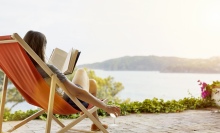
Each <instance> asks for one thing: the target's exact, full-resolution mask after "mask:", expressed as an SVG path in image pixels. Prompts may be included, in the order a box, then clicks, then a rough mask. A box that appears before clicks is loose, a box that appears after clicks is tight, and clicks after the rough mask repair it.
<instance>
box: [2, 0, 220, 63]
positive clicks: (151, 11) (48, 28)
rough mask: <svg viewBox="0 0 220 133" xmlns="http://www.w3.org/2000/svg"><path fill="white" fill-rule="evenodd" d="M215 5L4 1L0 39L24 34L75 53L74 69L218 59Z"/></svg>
mask: <svg viewBox="0 0 220 133" xmlns="http://www.w3.org/2000/svg"><path fill="white" fill-rule="evenodd" d="M219 7H220V0H62V1H61V0H4V1H1V4H0V26H1V28H0V35H10V34H13V33H18V34H19V35H20V36H21V37H23V36H24V35H25V33H26V32H27V31H29V30H35V31H39V32H42V33H43V34H45V36H46V37H47V42H48V43H47V49H46V56H47V57H49V56H50V54H51V52H52V50H53V49H54V48H55V47H58V48H61V49H63V50H65V51H67V52H68V51H69V50H70V49H71V48H72V47H73V48H75V49H78V50H80V51H81V55H80V58H79V60H78V65H80V64H86V63H95V62H102V61H105V60H108V59H113V58H119V57H123V56H149V55H156V56H176V57H182V58H210V57H213V56H220V8H219Z"/></svg>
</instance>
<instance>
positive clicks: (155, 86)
mask: <svg viewBox="0 0 220 133" xmlns="http://www.w3.org/2000/svg"><path fill="white" fill-rule="evenodd" d="M94 71H95V74H96V75H97V76H98V77H101V78H106V77H108V76H111V77H113V78H114V81H115V82H121V83H122V84H123V86H124V89H123V90H122V91H121V92H119V93H118V94H117V95H116V97H118V98H120V99H122V100H127V99H129V100H130V101H140V102H142V101H143V100H145V99H152V98H158V99H164V100H165V101H167V100H179V99H183V98H185V97H191V96H193V97H200V96H201V89H200V86H199V83H198V82H197V81H198V80H200V81H202V82H206V83H212V82H213V81H216V80H220V74H198V73H160V72H157V71H104V70H94ZM12 104H13V103H9V104H7V105H6V106H7V107H10V106H11V105H12ZM36 108H37V107H35V106H32V105H30V104H28V103H26V102H23V103H20V104H18V105H16V106H15V107H14V108H13V109H12V112H14V111H16V110H23V111H26V110H29V109H36Z"/></svg>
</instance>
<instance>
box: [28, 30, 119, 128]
mask: <svg viewBox="0 0 220 133" xmlns="http://www.w3.org/2000/svg"><path fill="white" fill-rule="evenodd" d="M24 41H25V42H26V43H27V44H28V45H29V46H30V47H31V48H32V49H33V50H34V51H35V53H36V54H37V55H38V56H39V57H40V58H41V59H42V60H43V61H44V62H45V49H46V44H47V40H46V37H45V35H44V34H42V33H40V32H37V31H32V30H31V31H28V32H27V33H26V35H25V36H24ZM31 60H32V62H33V64H34V65H35V67H36V68H37V70H38V71H39V73H40V74H41V75H42V77H43V78H44V79H47V78H48V77H49V76H48V75H47V74H46V73H45V72H44V70H43V69H42V68H41V67H40V66H39V65H38V64H37V63H36V62H35V61H34V60H33V59H32V58H31ZM47 65H48V67H49V68H50V69H51V70H52V71H53V72H54V73H56V74H57V77H58V78H59V79H60V81H61V82H62V83H63V84H64V86H65V87H66V89H67V90H68V91H69V92H70V94H72V95H73V96H74V97H77V98H78V99H79V100H80V102H81V103H82V104H83V105H84V106H85V107H86V108H87V107H88V103H90V104H92V105H95V106H97V107H99V108H101V109H103V110H104V111H106V112H107V113H113V114H115V116H118V115H119V114H120V108H119V107H117V106H113V105H106V104H105V103H103V102H101V101H100V100H99V99H97V98H96V93H97V86H96V81H95V80H93V79H89V78H88V75H87V73H86V71H85V70H84V69H78V70H77V71H76V74H75V76H74V78H73V80H72V82H71V81H69V80H68V79H67V78H66V76H65V75H64V74H63V73H61V72H60V71H59V70H58V69H57V68H56V67H55V66H53V65H49V64H47ZM60 94H61V95H62V96H63V98H64V99H65V100H66V101H67V102H68V103H69V104H70V105H71V106H72V107H74V108H75V109H77V110H79V111H80V109H79V108H78V107H77V106H76V105H75V103H74V102H72V100H71V99H70V98H69V97H68V96H67V95H65V94H63V93H62V92H61V93H60ZM93 116H94V117H95V118H96V119H97V120H99V118H98V115H97V112H94V113H93ZM103 126H104V127H105V128H108V126H107V125H106V124H103ZM91 130H92V131H97V130H99V128H98V127H97V126H96V125H95V124H94V123H93V124H92V125H91Z"/></svg>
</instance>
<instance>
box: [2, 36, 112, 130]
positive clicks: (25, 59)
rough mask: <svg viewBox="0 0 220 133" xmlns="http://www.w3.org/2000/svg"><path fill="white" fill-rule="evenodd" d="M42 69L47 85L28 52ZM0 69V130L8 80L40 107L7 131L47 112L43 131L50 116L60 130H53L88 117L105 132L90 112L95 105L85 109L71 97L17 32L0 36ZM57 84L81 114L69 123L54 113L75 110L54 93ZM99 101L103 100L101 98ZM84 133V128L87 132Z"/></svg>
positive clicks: (72, 124)
mask: <svg viewBox="0 0 220 133" xmlns="http://www.w3.org/2000/svg"><path fill="white" fill-rule="evenodd" d="M27 53H28V54H29V55H30V56H31V57H32V58H33V59H34V60H35V61H36V62H37V63H38V64H39V65H40V67H42V68H43V70H44V71H45V72H46V73H47V74H48V75H49V76H50V78H51V84H50V86H49V85H48V84H47V83H46V82H45V80H44V79H43V78H42V76H41V75H40V74H39V73H38V71H37V69H36V68H35V66H34V65H33V63H32V62H31V60H30V58H29V56H28V54H27ZM0 69H1V70H2V71H3V72H4V81H3V86H2V97H1V104H0V132H3V131H2V123H3V113H4V107H5V101H6V91H7V84H8V80H10V81H11V82H12V83H13V84H14V86H15V87H16V88H17V90H18V91H19V92H20V94H21V95H22V96H23V98H24V99H25V100H26V101H27V102H28V103H30V104H32V105H35V106H37V107H39V108H41V110H40V111H39V112H37V113H35V114H33V115H32V116H30V117H28V118H26V119H25V120H23V121H21V122H20V123H19V124H17V125H15V126H14V127H13V128H12V129H10V130H9V131H7V132H12V131H14V130H15V129H17V128H19V127H20V126H22V125H24V124H26V123H27V122H29V121H31V120H33V119H35V118H36V117H37V116H39V115H41V114H43V113H44V112H45V113H46V114H47V120H46V122H45V132H46V133H49V132H50V131H51V122H52V119H53V120H54V121H55V122H57V123H58V124H59V125H60V126H61V129H60V130H59V131H57V132H59V133H61V132H65V131H68V130H69V129H70V128H72V127H73V126H74V125H76V124H77V123H79V122H80V121H82V120H83V119H84V118H86V117H88V118H89V119H90V120H91V121H92V122H94V123H95V124H96V126H97V127H99V129H101V131H102V132H105V133H107V132H108V131H107V130H106V129H105V128H104V127H103V126H102V124H101V123H100V122H99V121H98V120H97V119H96V118H95V117H94V116H93V115H92V113H93V112H94V111H96V110H97V109H98V107H95V106H93V107H92V108H90V109H86V108H85V107H84V106H83V105H82V104H81V103H80V102H79V100H78V99H77V98H76V97H73V96H71V94H70V93H69V92H68V91H67V89H66V88H65V86H64V85H63V84H62V82H61V81H60V80H59V79H58V78H57V76H56V74H54V73H53V72H52V71H51V70H50V68H49V67H48V66H47V65H46V64H45V63H44V62H43V61H42V60H41V59H40V58H39V57H38V55H36V54H35V52H34V51H33V50H32V49H31V48H30V47H29V45H28V44H27V43H26V42H25V41H24V40H23V39H22V38H21V37H20V36H19V35H18V34H17V33H14V34H13V35H7V36H0ZM56 85H58V86H59V87H60V88H61V89H63V91H64V92H65V93H66V94H67V95H68V96H69V97H70V98H71V99H72V100H73V101H74V102H75V103H76V105H77V106H78V107H79V108H80V109H81V110H82V112H83V113H84V114H83V115H81V116H80V117H78V118H77V119H74V120H73V121H72V122H71V123H70V124H68V125H64V124H63V123H61V122H60V121H59V120H58V119H57V118H56V117H55V116H54V114H63V115H68V114H74V113H78V112H79V111H77V110H76V109H74V108H73V107H72V106H70V105H69V104H68V103H67V102H66V101H65V100H64V99H63V98H62V97H61V96H59V94H57V93H56V91H55V87H56ZM102 102H106V100H103V101H102ZM87 132H88V131H87Z"/></svg>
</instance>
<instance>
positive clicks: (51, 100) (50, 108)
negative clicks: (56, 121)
mask: <svg viewBox="0 0 220 133" xmlns="http://www.w3.org/2000/svg"><path fill="white" fill-rule="evenodd" d="M55 88H56V74H54V75H52V76H51V86H50V96H49V103H48V111H47V123H46V130H45V133H50V130H51V121H52V118H53V105H54V94H55Z"/></svg>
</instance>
